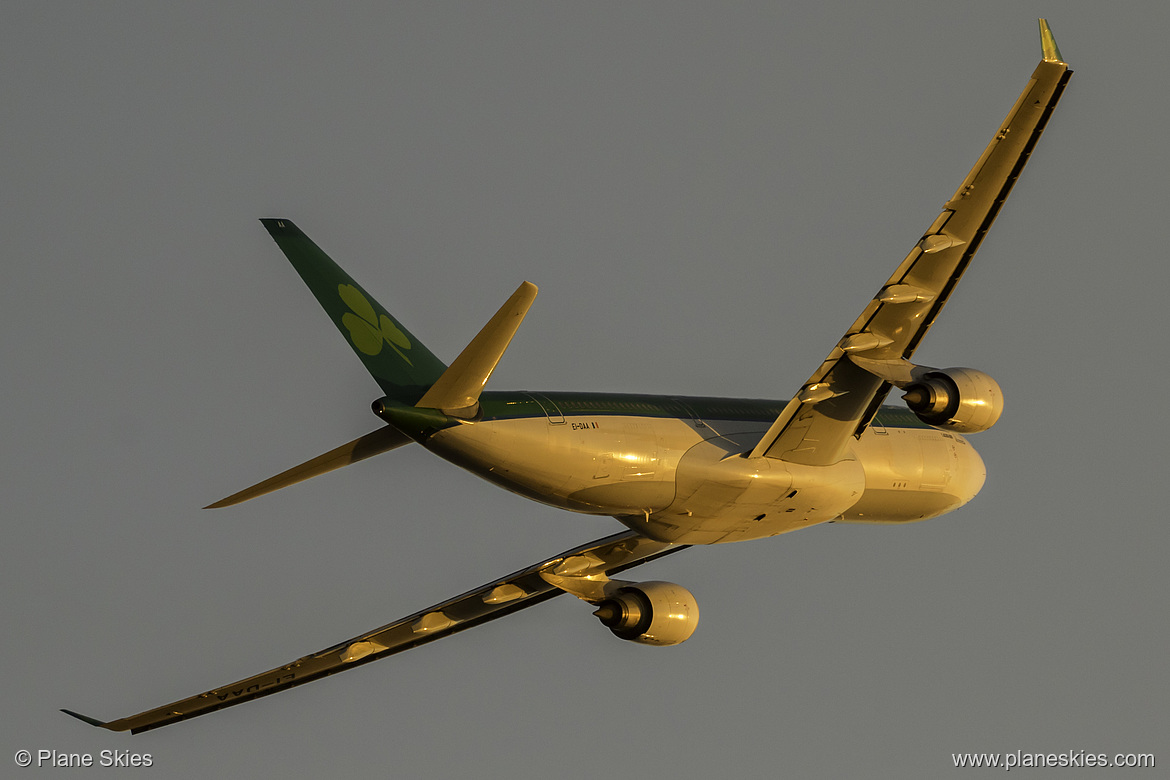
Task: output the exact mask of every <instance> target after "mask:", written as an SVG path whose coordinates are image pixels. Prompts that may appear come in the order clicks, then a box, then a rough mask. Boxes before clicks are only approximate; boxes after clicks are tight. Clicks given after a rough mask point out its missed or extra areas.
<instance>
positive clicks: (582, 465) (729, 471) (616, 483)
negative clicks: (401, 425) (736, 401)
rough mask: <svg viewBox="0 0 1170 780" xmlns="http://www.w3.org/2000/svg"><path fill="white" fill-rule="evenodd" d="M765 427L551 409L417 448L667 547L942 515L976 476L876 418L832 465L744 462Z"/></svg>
mask: <svg viewBox="0 0 1170 780" xmlns="http://www.w3.org/2000/svg"><path fill="white" fill-rule="evenodd" d="M767 427H768V423H767V422H760V421H745V420H719V419H703V420H699V419H695V418H690V419H687V418H684V417H674V418H669V417H644V416H637V415H629V416H624V415H615V414H597V415H589V414H584V415H567V414H566V415H556V416H548V417H545V416H539V417H525V418H519V419H495V420H485V421H480V422H465V423H463V424H460V425H457V426H454V427H450V428H446V429H444V430H441V431H438V432H437V433H435V434H434V435H433V436H432V437H431V438H430V439H429V440H428V441H427V442H426V446H427V448H428V449H430V450H432V451H433V452H435V453H436V454H438V455H440V456H441V457H443V458H445V459H447V460H449V461H451V462H453V463H456V464H457V465H459V466H461V467H463V468H465V469H467V470H469V471H471V472H473V473H475V474H477V475H479V476H481V477H483V478H484V479H487V480H489V481H491V482H494V483H496V484H497V485H500V486H502V487H504V488H506V489H508V490H511V491H513V492H515V493H518V494H520V495H523V496H526V497H528V498H531V499H533V500H536V501H540V502H543V503H546V504H550V505H552V506H557V507H560V508H562V509H568V510H571V511H574V512H583V513H587V514H598V515H612V516H614V517H616V518H617V519H618V520H620V521H621V522H622V523H624V524H625V525H627V526H629V527H630V528H632V529H634V530H636V531H638V532H639V533H641V534H643V535H645V536H648V537H651V538H654V539H658V540H660V541H667V542H674V543H680V544H714V543H720V542H732V541H742V540H748V539H758V538H761V537H766V536H775V535H776V534H781V533H785V532H787V531H792V530H796V529H798V528H804V527H807V526H809V525H814V524H817V523H823V522H828V521H843V522H862V523H901V522H907V521H913V520H923V519H926V518H930V517H936V516H938V515H941V514H944V513H946V512H949V511H951V510H953V509H956V508H958V507H960V506H962V505H963V504H965V503H967V502H968V501H970V500H971V499H972V498H973V497H974V496H975V494H976V493H978V492H979V489H980V488H981V487H982V486H983V481H984V478H985V476H986V472H985V469H984V465H983V461H982V459H981V458H980V457H979V455H978V453H976V452H975V449H974V448H973V447H972V446H971V445H970V444H969V443H968V442H967V440H966V439H964V438H963V437H962V436H960V435H958V434H953V433H945V432H943V431H940V430H936V429H933V428H923V427H906V428H901V427H882V426H879V425H875V426H872V427H870V428H869V429H867V430H866V431H865V433H864V434H863V435H862V436H861V437H860V438H858V439H856V440H854V442H853V445H852V452H851V454H850V455H849V456H848V457H846V458H845V459H844V460H842V461H841V462H839V463H836V464H834V465H832V466H805V465H801V464H795V463H789V462H786V461H783V460H778V459H773V458H747V457H745V453H747V452H748V451H750V450H751V448H752V446H753V445H754V443H755V442H756V441H758V440H759V438H760V436H762V435H763V433H764V431H766V430H767Z"/></svg>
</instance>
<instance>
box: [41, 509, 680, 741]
mask: <svg viewBox="0 0 1170 780" xmlns="http://www.w3.org/2000/svg"><path fill="white" fill-rule="evenodd" d="M686 547H687V546H686V545H677V544H667V543H665V542H656V541H654V540H652V539H647V538H646V537H644V536H640V535H638V534H637V533H635V532H634V531H623V532H621V533H618V534H614V535H613V536H607V537H605V538H604V539H598V540H597V541H595V542H590V543H589V544H584V545H581V546H580V547H575V548H573V549H572V550H566V551H565V552H563V553H561V554H560V555H558V556H557V557H555V558H550V559H548V560H545V561H542V562H540V563H538V564H535V565H533V566H529V567H528V568H527V569H523V570H521V571H518V572H515V573H514V574H510V575H508V576H507V577H503V578H501V579H498V580H494V581H492V582H489V583H488V584H486V585H484V586H482V587H479V588H476V589H475V590H472V591H468V592H467V593H464V594H463V595H461V596H456V597H455V598H453V599H449V600H447V601H444V602H442V603H441V604H436V605H434V606H433V607H429V608H427V609H424V610H422V611H420V612H415V613H414V614H413V615H408V616H407V617H404V618H402V619H401V620H396V621H395V622H393V623H391V624H389V625H386V626H382V627H381V628H377V629H374V630H373V631H369V632H367V633H365V634H361V635H360V636H356V637H354V638H353V639H347V640H346V641H344V642H342V643H340V644H336V645H333V646H332V647H329V648H327V649H325V650H322V651H321V652H319V653H314V654H312V655H307V656H305V657H304V658H299V659H297V660H296V661H293V662H292V663H289V664H285V665H284V666H280V667H277V668H276V669H271V670H269V671H267V672H264V673H262V674H258V675H255V676H254V677H249V678H247V679H245V680H240V681H239V682H236V683H232V684H231V685H225V686H222V687H220V688H215V689H212V690H210V691H207V692H205V693H200V694H198V695H196V696H191V697H189V698H186V699H182V700H180V701H176V702H173V703H171V704H167V705H165V706H162V707H156V708H155V709H153V710H147V711H146V712H140V713H139V714H137V715H131V716H130V717H128V718H121V719H120V720H112V721H100V720H97V719H96V718H91V717H88V716H86V715H81V714H79V713H76V712H73V711H71V710H62V712H64V713H67V714H69V715H72V716H73V717H75V718H79V719H80V720H83V721H85V722H86V723H89V724H91V725H94V726H101V727H102V728H105V729H109V730H110V731H129V732H131V733H132V734H138V733H139V732H142V731H150V730H151V729H157V728H159V727H161V726H167V725H169V724H171V723H178V722H179V721H181V720H187V719H188V718H194V717H197V716H199V715H204V714H206V713H208V712H214V711H215V710H222V709H223V708H224V707H230V706H232V705H233V704H241V703H243V702H246V701H250V700H252V699H256V698H259V697H261V696H267V695H269V694H271V693H276V692H278V691H283V690H285V689H287V688H294V687H296V686H298V685H304V684H305V683H307V682H312V681H313V680H317V679H320V678H322V677H327V676H329V675H331V674H337V673H338V672H344V671H345V670H347V669H352V668H354V667H355V666H361V665H362V664H367V663H369V662H371V661H376V660H378V659H379V658H385V657H386V656H389V655H394V654H395V653H401V652H402V651H404V650H409V649H411V648H412V647H418V646H419V645H423V644H426V643H427V642H433V641H435V640H436V639H441V638H443V637H445V636H448V635H450V634H454V633H456V632H458V631H463V630H464V629H468V628H471V627H472V626H478V625H479V624H481V623H486V622H487V621H489V620H494V619H495V618H499V617H503V616H505V615H510V614H511V613H513V612H517V611H519V610H521V609H524V608H525V607H531V606H532V605H534V604H539V603H540V602H542V601H547V600H548V599H551V598H552V597H554V596H559V595H560V594H562V593H564V592H565V591H564V590H561V589H559V588H557V587H556V586H554V585H552V584H551V583H550V582H549V581H548V580H546V579H545V578H544V577H542V576H541V574H542V573H544V574H545V575H546V576H547V575H550V574H552V573H553V572H554V571H557V572H560V571H564V570H566V569H569V570H571V571H572V572H573V573H574V575H575V576H583V574H584V573H588V574H592V575H606V576H607V575H610V574H617V573H618V572H621V571H625V570H626V569H629V568H631V567H634V566H637V565H639V564H642V563H646V562H647V561H652V560H654V559H656V558H661V557H662V556H664V555H669V554H670V553H674V552H678V551H680V550H685V549H686ZM585 569H587V570H588V571H587V572H585V571H584V570H585ZM554 579H555V577H554Z"/></svg>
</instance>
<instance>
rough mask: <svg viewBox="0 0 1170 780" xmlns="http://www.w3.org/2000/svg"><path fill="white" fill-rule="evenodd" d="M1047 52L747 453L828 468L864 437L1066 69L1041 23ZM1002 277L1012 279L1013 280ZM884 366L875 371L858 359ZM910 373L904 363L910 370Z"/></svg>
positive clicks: (1022, 158)
mask: <svg viewBox="0 0 1170 780" xmlns="http://www.w3.org/2000/svg"><path fill="white" fill-rule="evenodd" d="M1040 42H1041V50H1042V53H1043V59H1042V60H1041V61H1040V64H1039V65H1037V66H1036V70H1035V71H1034V72H1033V73H1032V77H1031V79H1030V80H1029V81H1028V84H1027V86H1025V87H1024V91H1023V93H1022V94H1021V95H1020V97H1019V99H1018V100H1017V101H1016V104H1015V105H1014V106H1012V110H1011V111H1009V112H1008V115H1007V118H1006V119H1005V120H1004V121H1003V124H1001V125H1000V127H999V130H998V131H997V132H996V134H995V137H994V138H992V139H991V143H990V144H989V145H988V146H987V149H986V150H984V152H983V155H982V156H981V157H980V158H979V161H978V162H976V163H975V167H974V168H972V169H971V172H970V173H969V174H967V178H966V179H964V180H963V183H962V184H961V185H959V189H958V190H957V191H956V192H955V194H954V196H953V197H952V198H951V199H950V200H949V201H947V203H946V205H944V206H943V211H942V213H941V214H939V215H938V217H937V218H936V219H935V220H934V223H933V224H931V226H930V227H929V228H927V230H926V233H925V234H923V236H922V238H921V239H919V241H918V243H917V244H915V246H914V248H913V249H912V250H910V254H909V255H908V256H907V257H906V259H905V260H903V261H902V263H901V265H899V266H898V268H897V270H895V271H894V274H893V275H892V276H891V277H890V278H889V279H888V280H887V281H886V283H885V284H884V285H882V288H881V289H880V290H878V293H877V295H875V296H874V297H873V300H872V301H870V302H869V305H867V306H866V307H865V310H864V311H863V312H862V313H861V316H859V317H858V318H857V320H856V321H855V322H854V323H853V325H852V326H851V327H850V328H849V330H848V331H847V332H846V333H845V336H844V337H842V339H841V340H840V341H839V342H838V343H837V346H835V347H834V348H833V350H832V351H831V352H830V353H829V356H828V357H826V358H825V360H824V362H823V363H821V365H820V367H819V368H818V369H817V370H816V371H815V372H814V373H813V375H812V376H811V377H809V378H808V380H807V381H806V382H805V383H804V385H803V386H802V387H801V389H800V391H799V392H798V393H797V395H796V397H795V398H793V399H792V401H791V402H789V404H788V405H787V406H786V407H785V408H784V410H783V411H782V412H781V413H780V415H779V417H777V418H776V420H775V422H773V423H772V427H771V428H769V429H768V432H767V433H766V434H765V435H764V437H763V438H762V439H761V440H760V442H759V443H758V444H757V445H756V446H755V448H754V449H753V450H752V452H751V457H753V458H758V457H769V458H779V459H781V460H786V461H789V462H792V463H804V464H808V465H810V466H826V465H830V464H832V463H836V462H837V461H838V460H840V459H841V458H842V457H843V456H844V454H845V452H846V451H847V449H848V445H849V439H850V438H851V437H855V436H860V435H861V433H862V432H863V431H864V430H865V427H866V426H867V425H868V424H869V421H870V420H871V419H872V418H873V415H874V413H876V412H877V409H878V407H879V406H880V405H881V402H882V400H883V399H884V398H885V396H886V393H887V392H889V389H890V384H889V382H887V381H886V374H887V373H888V372H889V371H890V368H889V367H890V366H895V367H898V368H899V369H901V368H904V366H903V365H902V361H904V360H908V359H909V358H910V356H911V355H913V354H914V350H915V349H916V348H917V347H918V344H919V342H920V341H921V340H922V337H923V336H925V335H926V332H927V331H928V330H929V329H930V326H931V325H932V324H933V323H934V320H935V318H936V317H938V315H939V312H941V311H942V308H943V306H944V305H945V304H946V302H947V299H948V298H949V297H950V295H951V292H952V290H954V288H955V285H957V284H958V283H959V279H960V278H961V277H962V275H963V272H964V271H965V270H966V269H967V266H968V264H970V262H971V258H972V257H974V255H975V252H976V250H977V249H979V245H980V243H981V242H982V241H983V238H984V236H986V235H987V231H988V230H990V229H991V223H992V222H994V221H995V218H996V216H997V215H998V214H999V210H1000V208H1002V207H1003V204H1004V201H1005V200H1007V197H1008V194H1009V193H1010V192H1011V189H1012V185H1014V184H1015V183H1016V179H1017V178H1019V175H1020V172H1021V171H1022V170H1023V168H1024V164H1025V163H1027V162H1028V157H1029V155H1031V153H1032V150H1033V148H1035V146H1036V142H1037V141H1039V140H1040V134H1041V133H1043V132H1044V127H1045V125H1046V124H1047V123H1048V118H1049V116H1050V115H1051V114H1052V110H1053V109H1054V108H1055V107H1056V102H1057V101H1058V100H1060V95H1061V93H1062V92H1063V91H1064V87H1065V84H1067V83H1068V80H1069V77H1070V76H1071V75H1072V71H1071V70H1069V68H1068V64H1067V63H1065V62H1064V61H1063V60H1061V57H1060V50H1059V49H1058V48H1057V47H1056V40H1055V39H1054V38H1053V37H1052V31H1051V30H1050V29H1049V28H1048V23H1047V22H1046V21H1045V20H1044V19H1041V20H1040ZM1005 283H1009V284H1010V283H1011V282H1010V280H1007V281H1005ZM867 364H868V365H869V367H870V368H872V367H874V366H880V367H882V369H881V370H878V371H877V372H876V373H874V372H873V371H871V370H869V368H865V367H863V366H866V365H867ZM907 370H908V369H907Z"/></svg>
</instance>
